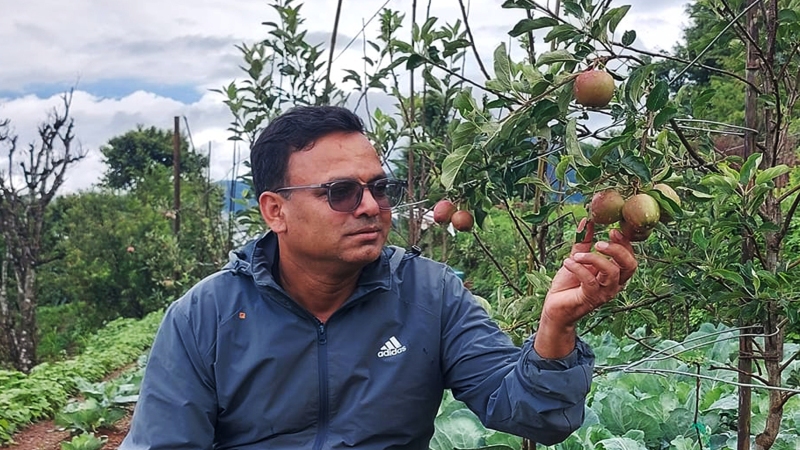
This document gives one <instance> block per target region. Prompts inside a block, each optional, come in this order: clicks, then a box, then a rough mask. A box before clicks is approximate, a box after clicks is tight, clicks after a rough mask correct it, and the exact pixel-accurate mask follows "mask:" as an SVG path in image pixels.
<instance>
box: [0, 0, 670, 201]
mask: <svg viewBox="0 0 800 450" xmlns="http://www.w3.org/2000/svg"><path fill="white" fill-rule="evenodd" d="M464 1H465V4H469V8H470V24H471V25H472V27H473V33H474V35H475V38H476V40H477V42H478V48H479V51H480V54H481V57H482V59H483V61H484V63H485V64H486V65H487V66H488V67H489V68H490V70H491V55H492V51H493V50H494V48H495V47H496V46H497V45H498V44H499V43H500V42H506V43H508V42H509V40H510V37H509V36H508V34H507V31H508V30H509V29H510V28H511V27H512V26H513V25H514V24H515V23H516V21H518V20H520V19H521V18H523V17H524V13H523V11H522V10H511V9H505V10H504V9H501V8H500V7H499V4H500V2H498V1H496V0H471V1H470V0H464ZM384 2H385V0H360V1H358V2H352V1H345V2H344V3H343V7H344V11H343V13H342V16H341V23H340V26H339V37H338V42H337V47H338V49H337V50H336V52H335V53H336V54H338V53H339V52H340V49H341V48H342V46H344V45H345V44H346V43H347V42H348V41H349V40H350V39H351V38H352V37H353V36H357V35H358V33H359V32H360V30H361V29H362V24H363V22H364V21H366V20H368V19H370V17H372V15H373V14H374V13H375V12H377V11H378V10H379V8H380V7H381V5H383V4H384ZM295 3H297V4H299V3H300V1H299V0H296V2H295ZM625 3H628V4H632V5H633V7H632V9H631V12H630V13H629V16H628V17H626V19H625V20H624V21H623V23H622V24H621V25H620V29H631V28H633V29H636V30H637V32H638V35H639V42H640V43H641V44H642V46H644V47H646V48H648V49H651V50H653V49H659V48H663V49H670V48H671V47H672V45H673V44H674V42H675V41H676V40H677V39H678V38H679V37H680V33H681V29H682V27H683V26H685V23H686V19H685V17H684V13H683V8H684V6H683V5H684V3H685V1H682V0H673V1H665V2H652V1H649V0H629V1H628V2H625ZM336 5H337V1H336V0H308V1H306V2H305V5H304V6H303V9H302V16H303V17H305V19H306V22H305V24H304V26H305V27H306V28H308V29H309V30H310V32H311V33H313V36H314V37H315V38H316V39H319V40H325V41H327V40H328V39H329V36H330V32H331V29H332V25H333V17H334V13H335V9H336ZM386 6H387V7H389V8H392V9H397V10H401V11H402V12H404V13H405V14H406V21H407V22H408V21H409V20H410V17H411V13H410V2H407V1H401V0H390V1H389V2H388V3H387V5H386ZM426 6H427V2H419V5H418V11H417V15H418V21H420V22H421V21H422V20H423V19H424V17H425V14H426ZM6 9H7V11H3V14H0V42H6V43H14V45H3V46H0V61H3V70H2V71H0V95H3V94H2V93H3V92H4V93H5V95H6V97H7V98H5V99H3V98H0V118H9V119H11V120H12V122H13V125H14V127H15V129H16V130H17V132H18V133H19V134H20V136H21V141H22V142H27V141H29V140H31V139H33V137H34V133H35V129H36V125H37V124H38V123H39V122H41V121H42V120H43V119H45V117H46V114H47V112H48V111H49V110H50V109H52V108H53V107H54V106H56V105H57V104H58V103H59V99H58V97H57V96H52V97H51V96H50V95H49V94H48V95H46V96H45V97H46V98H39V97H37V96H36V95H33V92H37V91H36V86H37V85H38V86H41V85H45V86H48V85H49V86H71V85H74V84H75V83H76V82H78V85H77V86H78V88H77V91H76V92H75V97H74V102H73V114H74V118H75V121H76V133H77V136H78V138H79V139H80V141H81V143H82V145H83V146H84V148H86V149H87V150H88V152H89V154H88V156H87V158H86V159H85V160H84V161H82V162H81V163H80V165H79V166H78V167H76V168H74V169H73V170H72V172H70V173H69V180H68V181H67V185H66V186H65V188H66V189H68V190H76V189H83V188H88V187H89V186H91V185H92V183H94V182H96V181H97V179H98V177H99V176H100V174H101V173H102V171H103V166H102V161H101V155H100V153H99V151H98V148H99V147H100V146H101V145H102V144H104V143H105V142H106V141H108V139H109V138H111V137H113V136H116V135H119V134H121V133H124V132H126V131H128V130H130V129H132V128H134V127H135V126H136V125H137V124H143V125H145V126H151V125H152V126H157V127H161V128H167V129H171V128H172V124H173V117H174V116H176V115H178V116H182V117H183V116H185V117H186V119H187V120H188V122H189V126H190V127H191V132H192V138H193V141H194V144H195V145H196V146H197V147H198V148H199V149H201V151H203V152H206V151H207V149H208V143H209V142H210V143H211V144H212V161H213V169H212V177H214V178H223V177H225V176H226V175H227V174H228V173H229V172H230V170H231V164H232V161H233V145H232V144H231V142H229V141H227V137H228V132H227V131H226V130H225V129H226V128H227V127H228V124H229V122H230V120H231V117H230V114H229V113H228V111H227V107H226V106H225V105H224V104H223V103H222V101H221V98H220V96H219V95H217V94H213V93H210V92H208V89H209V88H216V87H220V86H222V85H223V84H227V83H229V82H230V81H231V80H233V79H234V78H235V77H239V74H240V69H239V68H238V65H239V64H241V58H240V55H239V52H238V50H237V49H236V48H235V45H237V44H240V43H242V42H249V43H252V42H256V41H257V40H259V39H263V38H264V37H265V31H266V28H265V27H264V26H263V25H261V22H263V21H266V20H275V18H276V17H275V14H274V11H272V9H271V8H270V7H269V2H268V1H265V0H241V1H237V2H223V1H222V0H191V1H190V0H171V1H169V2H161V1H160V0H140V1H138V2H98V1H91V0H72V1H69V2H62V1H56V0H27V1H25V2H15V3H14V6H13V7H8V6H7V7H6ZM431 14H432V15H435V16H438V17H440V21H439V23H440V24H444V23H445V22H447V23H453V22H454V21H455V20H457V19H460V18H461V12H460V10H459V7H458V3H457V2H455V1H448V2H444V1H437V2H431ZM377 27H378V21H377V19H376V20H375V21H374V22H373V23H372V24H370V26H369V27H368V28H367V33H368V35H367V38H368V39H373V40H374V36H375V35H376V33H377ZM402 33H403V35H402V36H401V37H403V38H404V39H408V36H407V35H408V34H409V32H408V30H407V29H406V30H403V31H402ZM326 47H327V44H326ZM326 56H327V55H326ZM516 57H517V59H518V58H519V57H520V56H519V55H517V56H516ZM360 58H361V45H360V42H359V43H356V44H354V45H353V46H352V47H351V48H350V50H348V51H347V52H346V53H345V54H344V55H343V56H342V57H340V58H339V59H337V61H336V64H335V66H334V67H335V69H336V72H335V75H334V79H335V80H341V78H342V73H341V70H342V69H343V68H360V67H361V66H362V64H363V63H362V62H361V59H360ZM468 58H469V60H470V61H472V59H473V56H472V54H471V53H470V54H469V56H468ZM469 70H470V72H474V73H476V74H477V66H476V64H475V63H474V61H473V62H470V64H469ZM108 79H112V80H114V79H116V80H119V79H123V80H131V83H132V84H135V83H140V84H148V85H154V84H155V85H171V86H190V87H191V86H193V87H194V88H195V89H196V91H197V92H198V95H199V100H196V101H192V102H181V101H178V100H174V99H171V98H167V97H165V96H163V95H157V94H154V93H152V92H145V91H137V92H132V93H126V94H124V95H121V96H117V98H103V97H99V96H97V95H93V94H92V93H89V92H85V91H83V90H81V87H82V86H89V85H91V84H92V83H95V82H102V81H103V80H108ZM51 92H52V89H51ZM159 92H162V93H163V92H166V91H165V90H161V91H159ZM383 102H384V103H386V99H383ZM181 125H182V127H183V126H184V125H185V124H184V122H182V123H181ZM246 153H247V152H246V151H242V153H241V154H242V155H245V156H246Z"/></svg>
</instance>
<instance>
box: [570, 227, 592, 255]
mask: <svg viewBox="0 0 800 450" xmlns="http://www.w3.org/2000/svg"><path fill="white" fill-rule="evenodd" d="M576 232H577V236H578V237H580V235H581V233H583V232H585V233H586V234H585V235H584V236H583V239H582V240H580V242H576V243H575V244H573V246H572V250H570V253H569V254H570V256H572V255H574V254H575V253H583V252H589V251H591V250H592V241H593V240H594V222H592V221H591V220H587V219H586V218H584V219H581V221H580V223H578V227H577V228H576Z"/></svg>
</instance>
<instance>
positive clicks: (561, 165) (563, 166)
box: [556, 155, 572, 183]
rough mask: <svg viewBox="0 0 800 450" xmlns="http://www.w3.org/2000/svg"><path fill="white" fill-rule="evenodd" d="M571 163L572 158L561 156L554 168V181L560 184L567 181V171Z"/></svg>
mask: <svg viewBox="0 0 800 450" xmlns="http://www.w3.org/2000/svg"><path fill="white" fill-rule="evenodd" d="M571 162H572V158H570V157H569V156H566V155H564V156H562V157H561V161H559V162H558V165H557V166H556V179H557V180H558V181H560V182H562V183H563V182H565V181H566V179H567V170H568V169H569V166H570V163H571Z"/></svg>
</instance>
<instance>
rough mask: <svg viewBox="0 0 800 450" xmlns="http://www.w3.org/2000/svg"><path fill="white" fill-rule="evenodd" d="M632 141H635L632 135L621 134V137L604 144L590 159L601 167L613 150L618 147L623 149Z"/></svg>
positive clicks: (615, 137) (613, 138)
mask: <svg viewBox="0 0 800 450" xmlns="http://www.w3.org/2000/svg"><path fill="white" fill-rule="evenodd" d="M631 139H633V136H631V135H630V134H620V135H619V136H614V137H612V138H611V139H609V140H607V141H605V142H603V144H602V145H601V146H600V147H598V148H597V150H595V151H594V153H592V157H591V158H590V159H591V161H592V164H596V165H599V164H600V163H601V162H602V161H603V158H605V157H606V155H608V153H609V152H610V151H611V150H614V149H615V148H617V147H623V146H624V144H627V143H628V142H630V140H631Z"/></svg>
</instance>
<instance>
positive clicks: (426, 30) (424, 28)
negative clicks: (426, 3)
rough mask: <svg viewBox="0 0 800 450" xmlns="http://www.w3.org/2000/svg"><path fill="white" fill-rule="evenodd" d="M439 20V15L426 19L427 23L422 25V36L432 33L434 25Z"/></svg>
mask: <svg viewBox="0 0 800 450" xmlns="http://www.w3.org/2000/svg"><path fill="white" fill-rule="evenodd" d="M437 20H439V18H438V17H430V18H428V20H426V21H425V23H424V24H423V25H422V30H421V33H420V34H421V35H422V36H425V35H426V34H430V32H431V28H432V27H433V25H434V24H435V23H436V21H437Z"/></svg>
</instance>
